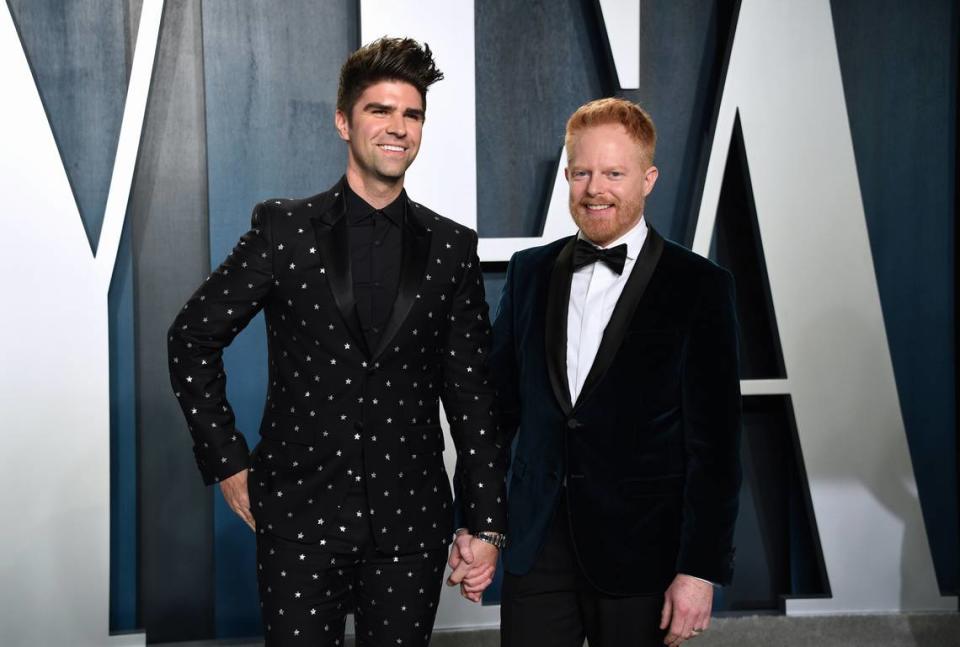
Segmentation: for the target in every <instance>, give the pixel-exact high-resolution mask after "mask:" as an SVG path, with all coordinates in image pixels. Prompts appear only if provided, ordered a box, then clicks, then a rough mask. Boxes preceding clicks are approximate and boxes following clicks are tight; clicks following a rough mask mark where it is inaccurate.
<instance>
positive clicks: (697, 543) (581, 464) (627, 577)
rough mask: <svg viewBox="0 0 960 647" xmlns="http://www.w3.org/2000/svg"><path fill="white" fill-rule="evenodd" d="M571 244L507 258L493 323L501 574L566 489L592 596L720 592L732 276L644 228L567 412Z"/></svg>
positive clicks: (730, 465)
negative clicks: (504, 503) (677, 585)
mask: <svg viewBox="0 0 960 647" xmlns="http://www.w3.org/2000/svg"><path fill="white" fill-rule="evenodd" d="M575 240H576V239H575V237H572V238H565V239H562V240H559V241H556V242H554V243H552V244H549V245H546V246H543V247H537V248H533V249H528V250H525V251H522V252H519V253H517V254H515V255H514V256H513V258H512V259H511V261H510V264H509V267H508V269H507V279H506V284H505V285H504V288H503V294H502V297H501V300H500V306H499V311H498V314H497V318H496V321H495V322H494V335H493V337H494V343H493V355H492V367H493V370H494V377H495V379H496V380H497V384H498V388H499V391H500V405H501V407H502V410H503V417H502V419H501V427H502V430H503V432H504V435H505V438H506V439H507V440H509V439H510V437H511V436H512V435H513V434H516V436H517V438H516V448H515V450H514V453H513V458H512V476H511V479H510V485H509V490H508V504H509V515H508V518H509V526H508V535H509V538H510V543H509V545H508V547H507V549H506V551H505V553H504V566H505V568H506V569H507V571H509V572H511V573H514V574H518V575H522V574H524V573H526V572H528V571H529V570H530V568H531V567H532V566H533V563H534V561H535V559H536V557H537V554H538V552H539V550H540V547H541V546H542V545H543V542H544V539H545V535H546V531H547V528H548V527H549V524H550V519H551V516H552V514H553V512H554V510H555V509H556V506H557V504H558V502H559V497H560V496H561V495H562V493H563V492H564V491H565V492H566V496H567V505H568V508H569V517H570V526H571V528H570V530H571V535H572V538H573V545H574V550H575V553H576V556H577V559H578V561H579V563H580V566H581V568H582V570H583V572H584V574H585V575H586V577H587V578H588V579H589V580H590V582H591V583H592V584H593V585H594V586H596V587H597V588H598V589H600V590H601V591H604V592H607V593H611V594H616V595H644V594H659V593H662V592H663V591H664V590H665V588H666V587H667V586H668V585H669V583H670V581H671V580H672V579H673V577H674V576H675V575H676V574H677V573H685V574H688V575H694V576H697V577H700V578H704V579H707V580H710V581H712V582H715V583H727V582H729V580H730V578H731V576H732V571H733V546H732V543H733V527H734V520H735V518H736V514H737V504H738V492H739V487H740V480H741V473H740V461H739V434H740V382H739V375H738V345H737V323H736V315H735V310H734V287H733V279H732V277H731V275H730V274H729V273H728V272H727V271H726V270H723V269H721V268H720V267H718V266H716V265H714V264H713V263H711V262H710V261H708V260H706V259H704V258H702V257H700V256H698V255H696V254H694V253H692V252H690V251H688V250H686V249H684V248H682V247H680V246H678V245H676V244H674V243H671V242H669V241H665V240H664V239H663V238H662V237H661V236H660V235H659V234H658V233H657V232H656V231H654V230H653V229H652V228H651V229H650V230H649V232H648V235H647V239H646V242H645V243H644V246H643V249H642V250H641V252H640V254H639V256H638V258H637V261H636V265H635V266H634V269H633V272H632V273H631V275H630V277H629V279H628V280H627V284H626V286H625V287H624V290H623V293H622V294H621V296H620V299H619V301H618V302H617V305H616V308H615V309H614V311H613V314H612V316H611V319H610V322H609V324H608V325H607V327H606V329H605V331H604V336H603V339H602V342H601V345H600V348H599V350H598V352H597V357H596V359H595V361H594V364H593V366H592V368H591V370H590V372H589V374H588V377H587V380H586V384H585V385H584V387H583V389H582V392H581V394H580V397H579V399H578V400H577V401H576V402H570V391H569V388H568V385H567V370H566V352H567V341H566V340H567V338H566V322H567V306H568V302H569V296H570V283H571V275H572V271H573V270H572V252H573V246H574V242H575ZM586 316H590V315H589V313H588V314H587V315H586ZM564 484H566V487H565V488H564Z"/></svg>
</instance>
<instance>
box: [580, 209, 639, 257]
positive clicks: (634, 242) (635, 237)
mask: <svg viewBox="0 0 960 647" xmlns="http://www.w3.org/2000/svg"><path fill="white" fill-rule="evenodd" d="M577 238H580V239H581V240H585V241H587V242H588V243H590V244H591V245H593V246H595V247H600V245H597V244H596V243H594V242H593V241H592V240H590V239H589V238H587V237H586V236H584V235H583V232H582V231H578V232H577ZM646 239H647V219H646V217H645V216H640V220H638V221H637V224H635V225H634V226H633V227H632V228H631V229H630V231H628V232H627V233H625V234H624V235H623V236H620V238H618V239H616V240H615V241H613V242H612V243H610V244H609V245H604V246H603V249H610V248H611V247H616V246H617V245H622V244H623V243H626V245H627V258H628V259H629V260H631V261H635V260H637V256H639V255H640V250H641V248H643V242H644V241H645V240H646Z"/></svg>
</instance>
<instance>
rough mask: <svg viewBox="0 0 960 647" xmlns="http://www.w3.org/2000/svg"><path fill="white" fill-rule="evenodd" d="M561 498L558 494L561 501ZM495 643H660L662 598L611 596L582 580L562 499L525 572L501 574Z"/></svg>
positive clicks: (610, 646)
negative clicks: (497, 633) (498, 627)
mask: <svg viewBox="0 0 960 647" xmlns="http://www.w3.org/2000/svg"><path fill="white" fill-rule="evenodd" d="M564 498H565V497H561V501H563V499H564ZM502 598H503V599H502V602H501V606H500V641H501V642H500V644H501V647H528V646H530V645H538V646H541V645H542V646H543V647H582V646H583V640H584V638H586V639H587V640H589V641H590V647H658V646H659V647H662V645H663V638H664V636H665V635H666V632H665V631H662V630H660V628H659V624H660V611H661V609H662V608H663V596H662V595H655V596H637V597H617V596H611V595H606V594H604V593H600V592H599V591H597V590H596V589H594V588H593V586H591V585H590V583H589V582H588V581H587V580H586V578H585V577H584V576H583V574H582V573H581V571H580V567H579V565H578V564H577V560H576V556H575V555H574V553H573V546H572V545H571V541H570V528H569V523H568V519H567V510H566V503H563V502H562V503H561V504H560V505H559V506H558V508H557V511H556V513H555V514H554V518H553V522H552V524H551V527H550V530H549V531H548V533H547V539H546V541H545V542H544V546H543V548H542V549H541V551H540V555H539V556H538V557H537V561H536V562H535V563H534V566H533V568H532V569H531V570H530V572H529V573H527V574H526V575H511V574H510V573H504V579H503V596H502Z"/></svg>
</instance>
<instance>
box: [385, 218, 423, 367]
mask: <svg viewBox="0 0 960 647" xmlns="http://www.w3.org/2000/svg"><path fill="white" fill-rule="evenodd" d="M412 211H413V209H412V208H411V207H410V205H409V204H408V205H407V213H406V216H405V218H406V221H407V222H406V223H405V226H404V230H403V242H402V243H401V244H402V246H403V251H402V252H401V254H402V256H401V261H400V283H399V285H397V297H396V299H395V300H394V302H393V310H391V311H390V319H389V320H388V321H387V325H386V326H385V327H384V329H383V335H382V336H381V337H380V345H379V347H378V348H377V349H376V351H375V352H374V353H373V359H377V358H378V357H380V355H381V354H382V353H383V351H385V350H386V349H387V347H388V346H389V345H390V342H391V341H393V338H394V336H396V334H397V332H398V331H399V330H400V327H401V326H402V325H403V322H404V321H405V320H406V318H407V315H408V314H410V308H412V307H413V303H414V301H416V300H417V291H418V290H419V289H420V283H421V282H422V281H423V277H424V276H425V275H426V273H427V261H428V260H430V231H429V230H427V229H426V228H425V227H423V226H422V225H420V223H419V221H418V220H416V216H414V215H413V214H412Z"/></svg>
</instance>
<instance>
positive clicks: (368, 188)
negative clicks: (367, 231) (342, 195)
mask: <svg viewBox="0 0 960 647" xmlns="http://www.w3.org/2000/svg"><path fill="white" fill-rule="evenodd" d="M347 184H349V185H350V189H351V190H352V191H353V192H354V193H356V194H357V195H358V196H360V197H361V198H363V200H364V201H365V202H366V203H367V204H369V205H370V206H371V207H373V208H374V209H383V208H384V207H386V206H387V205H388V204H390V203H392V202H393V201H394V200H396V199H397V196H398V195H400V192H401V191H403V178H402V177H400V178H397V179H396V180H395V181H393V182H388V181H383V180H380V179H377V178H372V177H369V176H367V175H364V174H361V173H360V172H359V171H357V170H356V169H354V168H351V167H347Z"/></svg>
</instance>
